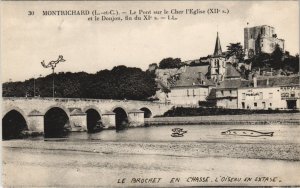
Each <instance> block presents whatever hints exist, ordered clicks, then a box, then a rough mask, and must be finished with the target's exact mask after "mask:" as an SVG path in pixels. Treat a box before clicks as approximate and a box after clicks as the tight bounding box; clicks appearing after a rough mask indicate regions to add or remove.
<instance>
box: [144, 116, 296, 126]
mask: <svg viewBox="0 0 300 188" xmlns="http://www.w3.org/2000/svg"><path fill="white" fill-rule="evenodd" d="M193 124H198V125H230V124H234V125H276V124H286V125H299V124H300V113H292V114H289V113H283V114H248V115H247V114H244V115H218V116H185V117H155V118H146V119H145V125H146V126H151V125H193Z"/></svg>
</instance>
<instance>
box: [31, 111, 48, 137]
mask: <svg viewBox="0 0 300 188" xmlns="http://www.w3.org/2000/svg"><path fill="white" fill-rule="evenodd" d="M27 123H28V125H27V126H28V130H29V131H34V132H44V115H43V114H42V113H41V112H39V111H37V110H34V111H32V112H30V113H29V114H28V116H27Z"/></svg>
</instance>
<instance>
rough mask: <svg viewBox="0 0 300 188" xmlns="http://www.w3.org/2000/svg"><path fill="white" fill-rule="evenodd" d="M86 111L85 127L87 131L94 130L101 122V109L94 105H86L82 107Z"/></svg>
mask: <svg viewBox="0 0 300 188" xmlns="http://www.w3.org/2000/svg"><path fill="white" fill-rule="evenodd" d="M83 111H84V112H85V113H86V121H87V129H88V132H95V131H97V129H99V128H100V127H97V126H100V123H102V122H101V119H102V118H101V117H102V114H101V111H100V110H99V109H98V108H97V107H96V106H87V107H85V108H84V109H83Z"/></svg>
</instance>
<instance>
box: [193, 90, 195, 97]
mask: <svg viewBox="0 0 300 188" xmlns="http://www.w3.org/2000/svg"><path fill="white" fill-rule="evenodd" d="M193 97H195V90H194V89H193Z"/></svg>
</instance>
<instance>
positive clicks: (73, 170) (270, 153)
mask: <svg viewBox="0 0 300 188" xmlns="http://www.w3.org/2000/svg"><path fill="white" fill-rule="evenodd" d="M299 151H300V146H299V144H284V143H283V144H262V143H249V144H247V143H243V144H241V143H232V142H224V143H220V142H147V143H146V142H103V141H96V142H93V141H92V142H91V141H88V142H83V141H75V142H70V141H62V142H54V141H51V142H49V141H47V142H45V141H30V140H16V141H5V142H3V149H2V153H3V155H2V159H3V167H2V169H3V176H2V177H3V178H2V180H3V186H5V187H124V186H125V187H128V186H130V187H153V186H154V187H183V186H217V185H223V186H224V185H226V186H245V185H252V186H266V185H268V186H293V185H298V184H299V178H298V172H299V169H300V162H299V160H300V159H299V156H300V153H299ZM16 169H17V170H16ZM204 177H205V178H204ZM149 178H156V180H157V179H158V178H159V179H160V181H159V182H157V181H156V183H155V184H152V183H150V184H148V183H145V181H144V182H143V183H142V182H141V181H142V179H144V180H146V179H149ZM173 178H177V179H179V180H178V181H176V183H175V182H172V179H173ZM193 178H196V179H195V181H191V180H192V179H193ZM245 178H251V179H252V180H251V181H250V180H247V181H245ZM266 178H268V179H266ZM137 179H139V180H140V181H137ZM200 179H203V181H201V180H200ZM204 179H208V181H205V180H204ZM133 180H134V181H133ZM198 180H199V181H198Z"/></svg>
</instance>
